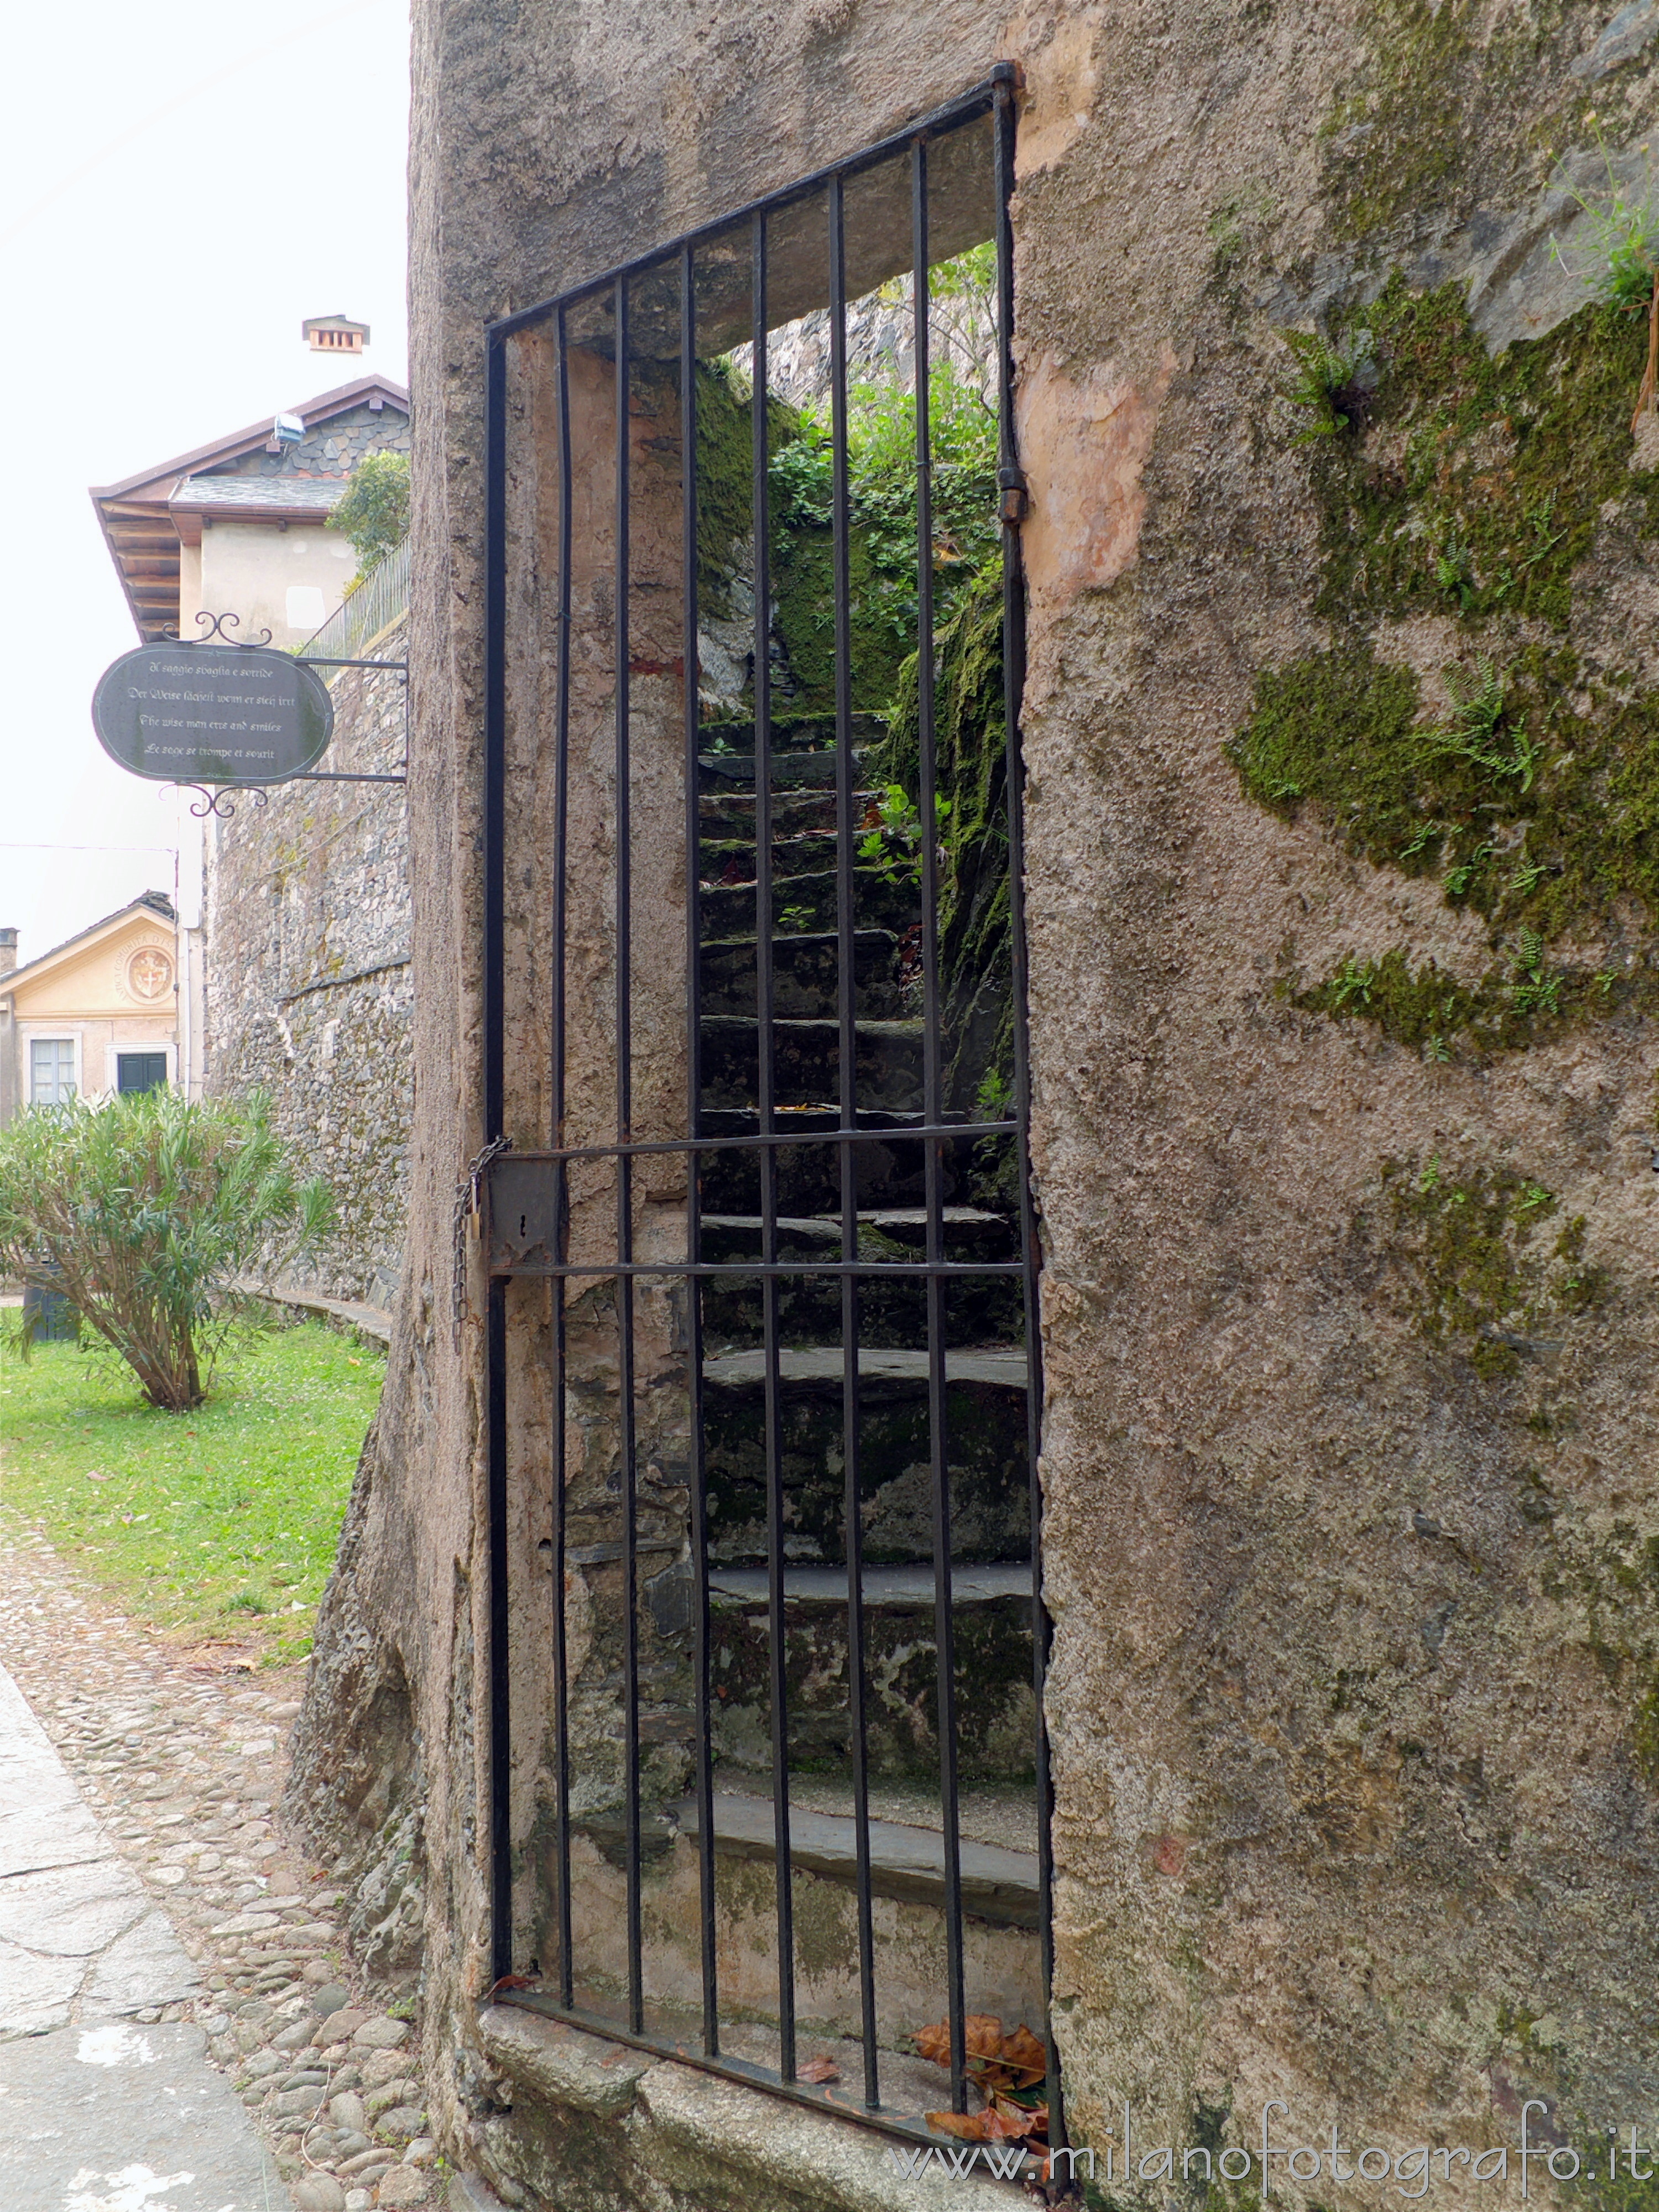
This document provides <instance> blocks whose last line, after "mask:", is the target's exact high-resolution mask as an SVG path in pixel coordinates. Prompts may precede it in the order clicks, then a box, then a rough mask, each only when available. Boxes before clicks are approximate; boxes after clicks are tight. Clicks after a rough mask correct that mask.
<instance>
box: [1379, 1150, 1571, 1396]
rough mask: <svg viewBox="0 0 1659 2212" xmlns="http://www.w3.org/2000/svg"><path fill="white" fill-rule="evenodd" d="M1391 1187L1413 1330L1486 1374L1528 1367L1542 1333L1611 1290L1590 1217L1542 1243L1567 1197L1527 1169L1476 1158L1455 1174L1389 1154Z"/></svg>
mask: <svg viewBox="0 0 1659 2212" xmlns="http://www.w3.org/2000/svg"><path fill="white" fill-rule="evenodd" d="M1383 1189H1384V1192H1385V1194H1386V1198H1387V1203H1388V1209H1389V1218H1390V1223H1391V1226H1392V1230H1393V1234H1394V1247H1395V1256H1396V1257H1397V1259H1398V1260H1399V1261H1400V1263H1401V1267H1402V1268H1403V1270H1404V1273H1405V1276H1406V1279H1407V1285H1408V1287H1407V1297H1406V1310H1407V1313H1408V1315H1409V1316H1410V1318H1411V1321H1412V1324H1413V1328H1415V1329H1416V1331H1417V1334H1419V1336H1420V1337H1422V1338H1423V1340H1425V1343H1428V1344H1431V1345H1433V1346H1436V1347H1437V1349H1441V1350H1445V1351H1449V1352H1456V1353H1457V1354H1458V1355H1459V1356H1460V1357H1462V1358H1464V1359H1466V1360H1467V1361H1468V1364H1469V1365H1470V1366H1471V1367H1473V1368H1474V1371H1475V1372H1476V1374H1477V1375H1480V1376H1484V1377H1486V1379H1487V1380H1489V1381H1490V1380H1494V1379H1497V1378H1499V1377H1502V1376H1510V1375H1515V1374H1517V1373H1519V1371H1520V1367H1521V1354H1522V1352H1523V1351H1524V1350H1526V1349H1527V1348H1528V1346H1527V1339H1528V1335H1529V1334H1530V1333H1531V1332H1532V1331H1533V1330H1534V1329H1536V1328H1538V1327H1540V1326H1541V1324H1542V1323H1545V1322H1556V1321H1559V1320H1561V1319H1562V1318H1564V1317H1565V1316H1567V1315H1570V1314H1576V1313H1583V1312H1584V1311H1586V1310H1588V1309H1589V1307H1591V1306H1593V1305H1595V1304H1598V1303H1599V1302H1600V1301H1601V1298H1603V1297H1605V1296H1606V1293H1607V1282H1606V1277H1605V1275H1604V1273H1603V1272H1602V1270H1601V1269H1600V1268H1598V1267H1593V1266H1592V1265H1590V1264H1589V1262H1588V1261H1586V1259H1585V1257H1584V1235H1585V1221H1584V1217H1583V1215H1582V1214H1576V1215H1574V1216H1573V1217H1572V1218H1571V1219H1570V1220H1568V1221H1566V1222H1565V1223H1564V1224H1563V1225H1562V1226H1561V1227H1560V1229H1559V1231H1557V1233H1556V1234H1555V1236H1554V1237H1553V1239H1551V1240H1550V1241H1548V1242H1547V1243H1539V1242H1537V1241H1536V1240H1537V1239H1538V1237H1539V1232H1540V1231H1541V1229H1542V1228H1543V1226H1544V1225H1545V1224H1546V1223H1547V1222H1549V1221H1552V1220H1553V1219H1554V1218H1555V1216H1556V1215H1557V1214H1558V1213H1559V1211H1560V1207H1559V1201H1558V1200H1557V1198H1556V1196H1555V1194H1554V1193H1553V1191H1551V1190H1548V1189H1547V1188H1545V1186H1544V1185H1543V1184H1542V1183H1541V1182H1537V1181H1535V1180H1534V1178H1533V1177H1531V1176H1525V1175H1522V1173H1520V1171H1519V1170H1516V1169H1515V1168H1512V1167H1510V1166H1509V1165H1507V1164H1502V1163H1500V1164H1497V1165H1492V1164H1486V1163H1484V1162H1476V1163H1474V1164H1472V1165H1470V1166H1469V1167H1468V1168H1465V1169H1464V1170H1462V1171H1461V1173H1458V1174H1453V1173H1452V1172H1450V1171H1449V1170H1447V1169H1446V1168H1444V1167H1443V1165H1442V1164H1441V1162H1440V1159H1439V1158H1438V1157H1437V1156H1436V1157H1434V1158H1431V1159H1429V1160H1428V1161H1427V1162H1426V1163H1422V1162H1418V1161H1411V1160H1405V1161H1402V1160H1389V1161H1387V1162H1385V1163H1384V1165H1383Z"/></svg>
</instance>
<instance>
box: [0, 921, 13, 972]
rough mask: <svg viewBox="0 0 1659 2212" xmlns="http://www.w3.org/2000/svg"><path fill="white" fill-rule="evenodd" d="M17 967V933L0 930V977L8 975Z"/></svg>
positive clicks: (11, 930) (10, 930) (9, 930)
mask: <svg viewBox="0 0 1659 2212" xmlns="http://www.w3.org/2000/svg"><path fill="white" fill-rule="evenodd" d="M16 965H17V932H16V931H15V929H0V975H10V973H11V971H12V969H14V968H15V966H16Z"/></svg>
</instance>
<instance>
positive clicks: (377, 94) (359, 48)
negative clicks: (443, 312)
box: [0, 0, 409, 960]
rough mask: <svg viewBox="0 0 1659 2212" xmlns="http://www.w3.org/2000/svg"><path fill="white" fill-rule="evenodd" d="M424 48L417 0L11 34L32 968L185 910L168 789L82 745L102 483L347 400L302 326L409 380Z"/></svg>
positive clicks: (3, 751)
mask: <svg viewBox="0 0 1659 2212" xmlns="http://www.w3.org/2000/svg"><path fill="white" fill-rule="evenodd" d="M408 44H409V33H408V23H407V14H406V7H405V0H343V4H336V5H332V6H330V5H327V4H313V5H309V6H307V5H306V4H305V0H295V4H293V5H277V4H273V0H145V4H144V5H143V6H142V7H135V6H133V4H132V0H82V5H80V6H78V7H76V8H73V9H68V8H42V7H33V8H19V9H16V10H15V11H14V12H13V13H12V14H11V15H10V16H9V21H8V30H7V40H6V45H7V81H8V83H9V94H8V97H7V101H6V128H5V131H3V133H0V298H3V300H4V301H5V317H4V327H3V330H0V423H3V436H4V442H5V453H6V459H5V471H4V473H5V489H6V495H7V496H6V501H5V506H6V517H5V523H4V527H3V531H0V608H3V611H4V627H3V630H0V638H3V648H0V649H3V654H4V666H3V675H0V927H6V926H8V925H9V926H12V927H15V928H16V929H17V930H18V931H19V933H20V936H19V943H18V955H19V957H20V959H21V960H29V959H33V958H34V957H36V956H37V955H39V954H40V953H42V952H45V951H47V950H49V949H50V947H51V946H52V945H57V944H60V943H61V942H62V941H63V939H65V938H67V937H70V936H72V935H74V933H76V931H77V930H79V929H82V928H84V927H87V925H88V923H91V922H93V921H97V920H98V919H100V916H102V915H106V914H109V913H111V912H112V911H113V910H114V909H116V908H118V907H120V906H122V905H124V904H125V902H126V901H127V900H129V899H131V898H132V897H135V896H137V893H138V892H140V891H142V890H145V889H147V888H149V887H152V886H153V887H155V888H157V889H161V890H167V891H169V892H171V890H172V889H173V866H174V861H173V854H174V851H175V850H176V849H177V848H178V845H179V826H180V819H181V815H182V812H183V810H182V807H181V805H180V802H179V799H177V797H176V795H175V794H174V793H173V792H172V791H171V790H170V789H167V788H165V787H161V786H159V785H156V784H148V783H141V782H140V781H137V778H135V777H132V776H130V775H125V774H124V773H123V771H122V770H120V769H118V768H116V767H115V766H114V765H113V763H112V762H110V761H108V760H106V758H105V757H104V755H103V753H102V752H101V751H100V750H99V746H98V743H97V740H96V738H94V735H93V732H92V721H91V715H90V712H89V704H90V701H91V698H92V691H93V686H94V684H95V683H96V681H97V678H98V677H99V675H100V671H102V670H103V669H104V668H105V667H106V665H107V664H108V663H109V662H110V661H111V660H112V659H114V658H115V657H116V655H117V654H118V653H125V652H126V651H127V650H128V649H129V648H130V647H132V646H134V645H136V644H137V642H138V639H137V633H136V631H135V630H134V629H133V627H132V622H131V617H130V616H129V614H128V612H127V609H126V602H125V599H123V597H122V594H121V590H120V586H119V585H118V582H117V580H116V577H115V572H114V569H113V568H112V565H111V562H110V559H109V556H108V554H107V553H106V550H105V548H104V543H103V539H102V537H101V534H100V531H99V528H98V525H97V521H96V519H95V517H94V513H93V509H92V503H91V501H89V500H88V497H87V488H88V485H90V484H104V483H114V482H117V481H118V480H119V479H120V478H122V477H128V476H131V475H133V474H135V473H136V472H137V471H138V470H139V469H142V468H145V467H147V466H149V465H152V464H154V463H156V462H160V461H164V460H167V459H170V458H171V457H172V456H173V454H175V453H185V452H187V451H188V450H189V449H190V448H191V447H195V446H200V445H204V444H205V443H207V441H209V440H210V439H213V438H216V437H222V436H226V435H228V434H229V433H230V432H232V431H234V430H240V429H241V428H243V427H244V426H245V425H246V424H247V423H250V422H257V421H258V420H259V419H260V418H261V417H262V416H271V415H274V414H275V413H276V411H277V410H278V409H285V408H290V407H292V406H293V405H295V403H296V402H298V401H302V400H306V399H308V398H311V397H312V396H313V394H314V393H316V392H325V391H327V390H329V389H330V388H331V386H334V385H336V384H341V383H343V382H344V381H345V380H346V378H347V376H348V374H349V373H350V372H349V370H347V369H346V368H344V367H343V365H342V364H341V363H339V362H330V361H329V360H327V359H326V358H325V357H322V356H313V354H312V353H311V352H310V351H309V350H308V349H307V347H306V345H305V344H304V343H303V342H302V340H301V337H300V325H301V322H302V321H303V319H305V318H306V317H307V315H329V314H345V315H349V316H352V317H353V318H355V319H356V320H357V321H359V322H366V323H368V324H369V325H370V326H371V330H372V337H371V342H370V345H369V349H368V353H367V355H366V356H365V357H364V360H363V364H362V365H363V368H366V369H379V370H380V371H381V372H382V373H383V374H386V375H388V376H391V377H393V378H395V379H397V380H398V381H399V382H400V383H401V382H403V381H404V372H405V362H406V359H407V353H406V339H405V317H404V136H405V131H406V126H407V117H408ZM184 819H185V823H186V828H187V833H188V829H189V825H188V817H184ZM77 847H80V848H84V847H127V848H139V847H155V848H163V849H160V850H152V851H144V850H125V851H122V850H114V851H109V850H105V851H86V850H70V849H64V848H77ZM20 848H21V849H20ZM41 848H44V849H41Z"/></svg>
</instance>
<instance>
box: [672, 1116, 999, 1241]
mask: <svg viewBox="0 0 1659 2212" xmlns="http://www.w3.org/2000/svg"><path fill="white" fill-rule="evenodd" d="M920 1118H921V1117H920V1115H916V1114H915V1113H890V1112H888V1111H886V1110H884V1109H881V1108H869V1109H860V1112H859V1114H858V1115H857V1122H858V1127H860V1129H862V1130H865V1131H867V1132H869V1133H871V1135H872V1137H876V1138H878V1141H875V1142H867V1143H864V1144H860V1145H855V1146H853V1148H852V1152H853V1170H854V1176H855V1177H856V1178H857V1193H856V1195H857V1198H858V1202H859V1204H860V1206H887V1207H899V1208H903V1207H908V1206H918V1205H920V1204H921V1201H922V1200H923V1199H924V1198H925V1197H926V1195H927V1166H926V1162H925V1160H924V1158H923V1153H924V1151H925V1147H924V1146H922V1145H921V1143H920V1142H919V1141H918V1140H917V1139H915V1138H911V1137H907V1136H906V1134H905V1131H906V1129H907V1127H914V1126H915V1124H916V1122H917V1121H919V1120H920ZM781 1119H782V1121H783V1123H784V1125H785V1126H786V1127H788V1128H789V1129H790V1130H792V1131H793V1130H796V1129H799V1133H800V1134H801V1136H802V1137H803V1138H804V1139H805V1138H810V1137H814V1136H817V1137H820V1138H821V1137H823V1135H826V1134H827V1133H829V1131H831V1130H833V1129H835V1128H836V1127H839V1125H840V1115H838V1114H837V1113H836V1110H835V1109H834V1108H833V1107H823V1108H821V1109H809V1110H805V1111H793V1112H791V1113H789V1114H787V1115H784V1116H782V1117H781ZM700 1127H701V1129H702V1134H703V1135H705V1136H708V1137H744V1136H750V1135H752V1134H753V1133H755V1131H756V1130H757V1128H758V1127H759V1117H758V1116H757V1114H756V1113H755V1111H754V1109H753V1108H752V1107H719V1106H713V1107H706V1108H705V1109H704V1110H703V1113H702V1115H701V1117H700ZM976 1142H977V1140H976V1139H972V1138H962V1139H947V1140H945V1142H943V1143H942V1144H941V1145H940V1146H939V1152H940V1155H941V1158H940V1166H941V1170H942V1179H943V1188H942V1190H941V1193H940V1196H941V1198H942V1199H943V1200H945V1202H946V1203H949V1202H951V1201H952V1200H956V1199H957V1198H958V1197H960V1196H961V1195H962V1194H963V1193H964V1192H965V1191H966V1190H967V1188H968V1185H969V1175H970V1173H971V1172H972V1170H973V1167H974V1164H975V1147H976ZM776 1158H777V1164H778V1204H779V1206H780V1207H781V1209H782V1210H783V1211H784V1212H787V1213H790V1214H793V1215H806V1214H814V1213H818V1214H825V1213H832V1212H835V1211H836V1209H837V1208H838V1207H839V1206H840V1204H841V1164H840V1158H839V1154H838V1149H837V1147H836V1146H834V1145H831V1144H824V1143H822V1142H819V1143H816V1144H814V1143H802V1144H799V1145H780V1146H778V1147H777V1148H776ZM699 1181H700V1183H701V1186H702V1200H703V1205H704V1206H705V1208H706V1209H707V1211H708V1212H710V1213H729V1214H750V1213H757V1212H759V1211H760V1203H761V1191H760V1168H759V1164H758V1162H757V1158H756V1155H755V1154H754V1153H752V1152H740V1151H736V1150H733V1151H731V1152H705V1153H703V1154H702V1156H701V1158H700V1160H699Z"/></svg>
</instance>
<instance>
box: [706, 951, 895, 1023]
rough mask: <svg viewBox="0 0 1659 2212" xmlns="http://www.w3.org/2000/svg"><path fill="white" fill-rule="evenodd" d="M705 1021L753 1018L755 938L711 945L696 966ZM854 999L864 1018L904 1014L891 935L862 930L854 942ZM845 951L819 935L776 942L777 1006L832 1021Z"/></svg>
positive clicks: (784, 1013) (796, 1015)
mask: <svg viewBox="0 0 1659 2212" xmlns="http://www.w3.org/2000/svg"><path fill="white" fill-rule="evenodd" d="M698 968H699V971H700V985H701V992H702V1014H703V1016H704V1018H705V1019H707V1018H708V1016H710V1015H714V1014H726V1015H733V1016H736V1017H738V1018H745V1017H746V1018H748V1019H749V1020H750V1021H753V1020H754V1019H755V1018H756V1005H757V955H756V948H755V941H754V939H753V938H752V937H750V938H747V939H743V938H737V939H732V938H726V939H716V940H714V941H713V942H706V943H705V944H704V945H703V947H702V957H701V959H700V960H699V962H698ZM853 976H854V1002H855V1006H856V1009H857V1012H858V1013H859V1015H860V1018H863V1019H866V1020H871V1021H882V1020H888V1021H890V1020H894V1019H896V1018H898V1017H899V1015H900V1014H901V1013H902V1011H903V1008H902V985H901V982H900V979H899V961H898V939H896V937H895V936H894V935H893V933H892V932H891V931H890V930H887V929H860V930H859V931H858V932H857V933H855V935H854V939H853ZM840 988H841V947H840V944H839V942H838V940H837V939H836V937H835V936H834V935H832V934H829V933H824V932H822V931H819V932H817V933H813V934H811V935H810V936H808V935H799V936H788V937H775V938H774V939H772V1005H773V1012H774V1013H775V1015H776V1016H777V1017H779V1018H787V1019H791V1020H808V1019H813V1018H829V1019H832V1020H833V1019H834V1018H836V1015H837V1014H838V1012H839V994H840Z"/></svg>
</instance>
